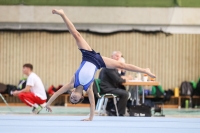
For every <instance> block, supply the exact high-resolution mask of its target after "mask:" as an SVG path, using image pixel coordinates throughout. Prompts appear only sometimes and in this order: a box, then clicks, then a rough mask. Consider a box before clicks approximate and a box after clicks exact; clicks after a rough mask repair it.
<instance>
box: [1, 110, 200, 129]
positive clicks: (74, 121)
mask: <svg viewBox="0 0 200 133" xmlns="http://www.w3.org/2000/svg"><path fill="white" fill-rule="evenodd" d="M83 118H87V116H64V115H63V116H60V115H59V116H55V115H11V114H6V115H0V133H200V119H199V118H164V117H146V118H142V117H103V116H95V117H94V120H93V121H90V122H84V121H80V120H81V119H83Z"/></svg>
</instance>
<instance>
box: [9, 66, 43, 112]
mask: <svg viewBox="0 0 200 133" xmlns="http://www.w3.org/2000/svg"><path fill="white" fill-rule="evenodd" d="M23 73H24V74H25V75H27V76H28V79H27V82H26V87H25V88H24V89H23V90H20V91H17V90H16V91H13V92H11V94H13V95H14V96H18V97H19V99H20V100H21V101H22V102H24V103H26V104H27V105H28V106H31V107H33V113H35V114H38V113H39V112H40V111H41V110H42V108H43V107H45V105H46V99H47V96H46V92H45V89H44V86H43V83H42V81H41V79H40V78H39V77H38V76H37V75H36V74H35V73H34V72H33V65H31V64H24V65H23Z"/></svg>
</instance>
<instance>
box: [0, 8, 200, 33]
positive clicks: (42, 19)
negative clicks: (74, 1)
mask: <svg viewBox="0 0 200 133" xmlns="http://www.w3.org/2000/svg"><path fill="white" fill-rule="evenodd" d="M53 8H57V9H60V8H62V9H64V11H65V13H66V14H67V16H68V17H69V18H70V19H71V20H72V22H74V23H75V24H77V26H78V27H79V29H90V30H95V31H100V32H109V31H114V30H119V29H125V30H129V29H133V28H135V29H142V30H160V29H162V30H164V31H166V32H171V33H192V34H194V33H198V34H199V33H200V13H199V12H200V8H177V7H174V8H132V7H129V8H127V7H66V6H62V7H52V6H0V16H1V17H0V28H1V29H2V28H5V27H7V28H15V29H16V28H38V29H58V30H59V29H63V28H64V25H63V21H62V19H61V18H60V17H59V16H57V15H52V14H51V10H52V9H53ZM45 24H46V26H45ZM108 29H109V30H108Z"/></svg>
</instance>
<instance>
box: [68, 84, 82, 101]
mask: <svg viewBox="0 0 200 133" xmlns="http://www.w3.org/2000/svg"><path fill="white" fill-rule="evenodd" d="M83 100H84V97H83V86H81V85H80V86H78V87H76V88H75V90H74V91H72V93H71V95H70V102H71V103H72V104H78V103H81V102H82V101H83Z"/></svg>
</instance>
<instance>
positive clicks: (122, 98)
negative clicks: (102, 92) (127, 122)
mask: <svg viewBox="0 0 200 133" xmlns="http://www.w3.org/2000/svg"><path fill="white" fill-rule="evenodd" d="M108 90H111V91H109V92H106V93H112V94H115V95H117V96H118V97H119V101H118V112H119V114H120V115H124V114H125V110H126V105H127V100H128V95H129V94H128V92H127V91H126V90H123V89H120V88H112V89H110V88H109V89H108Z"/></svg>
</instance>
